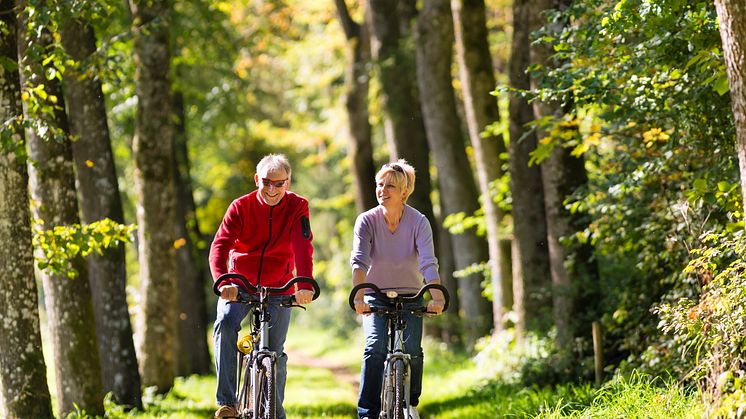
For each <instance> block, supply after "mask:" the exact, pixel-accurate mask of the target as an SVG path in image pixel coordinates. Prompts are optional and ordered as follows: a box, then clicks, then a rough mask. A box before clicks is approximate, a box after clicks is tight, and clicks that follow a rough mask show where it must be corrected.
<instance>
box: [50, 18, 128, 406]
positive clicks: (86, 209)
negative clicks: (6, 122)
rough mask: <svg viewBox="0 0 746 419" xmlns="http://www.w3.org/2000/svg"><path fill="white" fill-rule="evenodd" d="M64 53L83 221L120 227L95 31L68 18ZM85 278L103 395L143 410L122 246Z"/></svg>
mask: <svg viewBox="0 0 746 419" xmlns="http://www.w3.org/2000/svg"><path fill="white" fill-rule="evenodd" d="M60 35H61V39H62V44H63V46H64V48H65V51H66V52H67V53H68V54H69V55H70V57H71V58H72V59H74V60H75V61H76V62H77V65H78V66H79V67H75V66H73V67H69V68H68V69H67V71H66V72H65V78H64V81H65V102H66V103H67V107H68V115H70V118H69V119H70V129H71V133H72V135H73V136H74V137H75V138H76V141H74V142H73V144H72V147H73V157H74V160H75V169H76V171H75V174H76V175H77V182H78V193H79V195H80V203H81V209H82V213H83V221H84V222H85V223H87V224H90V223H93V222H95V221H98V220H102V219H104V218H109V219H111V220H113V221H116V222H117V223H120V224H121V223H124V214H123V210H122V201H121V198H120V197H119V183H118V181H117V173H116V166H115V164H114V156H113V153H112V150H111V141H110V139H109V127H108V124H107V120H106V104H105V103H104V96H103V92H102V90H101V82H100V81H99V80H98V79H97V78H96V77H95V76H91V75H90V74H91V73H90V71H87V70H88V69H86V68H85V66H86V64H88V63H87V62H86V60H88V59H89V58H90V57H91V55H93V54H94V52H95V51H96V38H95V34H94V32H93V28H92V27H91V26H90V25H89V24H88V23H86V22H83V21H80V20H78V19H76V18H74V17H68V18H67V19H66V20H65V21H64V22H63V24H62V31H61V33H60ZM87 262H88V275H89V281H90V284H91V290H92V293H93V308H94V311H95V313H96V330H97V336H98V349H99V353H100V354H101V358H102V359H101V361H102V362H101V376H102V383H103V386H104V392H112V395H113V400H114V402H116V403H117V404H121V405H125V406H128V407H137V408H141V407H142V400H141V392H140V375H139V373H138V372H137V358H136V355H135V345H134V343H133V340H132V325H131V323H130V314H129V311H128V308H127V292H126V287H127V275H126V271H125V257H124V245H123V244H120V245H119V246H117V247H113V248H110V249H106V250H104V253H103V255H99V254H97V253H92V254H91V255H89V256H88V260H87Z"/></svg>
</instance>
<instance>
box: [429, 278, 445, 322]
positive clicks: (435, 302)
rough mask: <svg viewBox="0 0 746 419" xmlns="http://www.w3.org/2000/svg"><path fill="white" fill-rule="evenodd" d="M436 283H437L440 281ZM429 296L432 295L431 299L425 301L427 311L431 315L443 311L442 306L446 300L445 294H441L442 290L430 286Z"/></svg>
mask: <svg viewBox="0 0 746 419" xmlns="http://www.w3.org/2000/svg"><path fill="white" fill-rule="evenodd" d="M436 283H437V284H439V283H440V281H438V282H436ZM430 297H432V300H430V302H429V303H427V313H428V314H429V315H431V316H437V315H439V314H441V313H443V307H445V304H446V300H445V296H443V292H442V291H440V290H438V289H433V288H431V289H430Z"/></svg>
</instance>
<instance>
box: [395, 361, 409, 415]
mask: <svg viewBox="0 0 746 419" xmlns="http://www.w3.org/2000/svg"><path fill="white" fill-rule="evenodd" d="M406 368H407V366H406V364H405V363H404V360H402V359H397V360H395V361H394V365H393V366H392V371H391V372H392V375H393V378H394V400H393V402H394V403H393V404H394V415H393V419H409V406H408V405H407V404H408V403H407V399H408V396H409V395H408V394H406V393H405V391H406V387H405V376H406V374H407V371H406Z"/></svg>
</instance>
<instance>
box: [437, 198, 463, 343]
mask: <svg viewBox="0 0 746 419" xmlns="http://www.w3.org/2000/svg"><path fill="white" fill-rule="evenodd" d="M441 212H442V209H441ZM442 220H443V215H442V214H439V215H438V225H437V226H433V230H435V229H436V228H437V229H438V236H439V237H440V239H439V241H438V252H439V254H438V268H439V269H438V271H439V273H440V282H441V284H443V286H444V287H446V289H447V290H448V294H449V295H450V297H451V299H450V305H449V307H448V311H446V312H445V314H444V315H443V317H442V318H443V321H442V323H441V325H440V338H441V339H442V340H443V342H446V343H447V344H448V347H449V348H451V349H454V350H458V349H462V348H463V347H464V339H463V337H462V336H461V335H462V333H461V331H462V330H463V323H462V321H461V317H460V316H459V312H460V311H461V310H460V308H461V304H459V291H458V284H457V283H456V278H454V277H453V272H454V271H456V261H455V260H454V257H453V243H452V242H451V234H450V233H449V232H448V230H446V228H445V227H443V221H442Z"/></svg>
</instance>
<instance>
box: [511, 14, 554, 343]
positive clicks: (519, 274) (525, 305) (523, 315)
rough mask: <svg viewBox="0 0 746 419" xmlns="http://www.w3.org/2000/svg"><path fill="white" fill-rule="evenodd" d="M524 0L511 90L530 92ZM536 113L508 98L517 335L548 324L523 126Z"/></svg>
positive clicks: (537, 186)
mask: <svg viewBox="0 0 746 419" xmlns="http://www.w3.org/2000/svg"><path fill="white" fill-rule="evenodd" d="M529 12H530V11H529V7H528V0H515V1H514V2H513V41H512V49H511V54H510V85H511V86H512V87H513V88H515V89H519V90H524V91H525V90H528V89H530V88H531V82H530V79H529V75H528V73H527V72H526V71H527V69H528V66H529V62H530V59H531V57H530V53H529V52H530V43H529V33H530V30H531V29H530V27H529V25H530V22H529ZM533 120H534V111H533V109H532V108H531V105H530V104H529V103H528V101H527V100H526V99H523V98H520V97H518V96H517V95H516V94H514V93H513V94H511V96H510V147H509V153H510V179H511V184H510V190H511V194H512V196H513V236H514V241H515V245H514V252H516V253H517V254H515V255H514V256H513V259H514V261H515V262H516V263H514V264H513V293H514V298H515V300H514V311H515V312H516V314H517V317H518V318H517V323H516V329H517V330H518V332H519V335H520V334H523V333H525V332H526V331H536V332H542V333H543V332H547V331H548V330H549V328H550V326H551V324H552V313H551V307H552V300H551V293H550V292H549V290H550V289H551V284H552V282H551V278H552V277H551V273H550V271H549V250H548V248H547V224H546V214H545V212H544V187H543V186H542V181H541V170H540V169H539V166H538V165H533V166H529V160H530V153H531V152H532V151H534V150H535V149H536V145H537V143H536V133H535V131H534V130H532V129H530V128H529V127H528V126H527V124H528V123H530V122H531V121H533Z"/></svg>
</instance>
